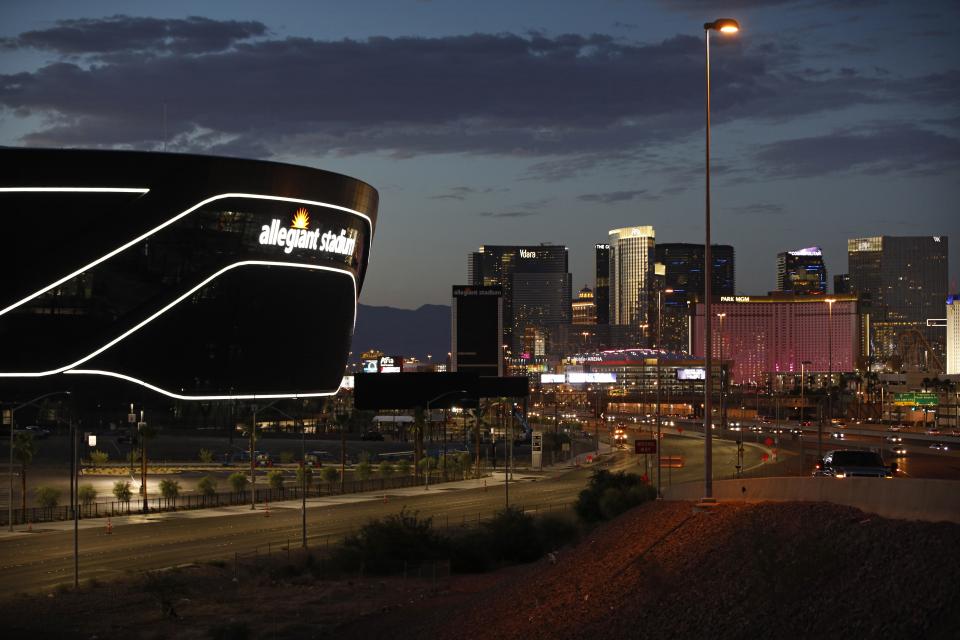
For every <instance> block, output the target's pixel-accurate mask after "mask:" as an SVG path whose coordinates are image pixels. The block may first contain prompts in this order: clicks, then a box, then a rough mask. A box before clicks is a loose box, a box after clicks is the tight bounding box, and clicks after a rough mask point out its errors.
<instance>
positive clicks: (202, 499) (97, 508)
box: [0, 472, 461, 526]
mask: <svg viewBox="0 0 960 640" xmlns="http://www.w3.org/2000/svg"><path fill="white" fill-rule="evenodd" d="M449 475H450V474H448V476H449ZM460 479H461V478H460V477H448V478H447V479H446V480H444V479H443V477H442V474H441V473H440V472H437V473H431V477H430V484H442V483H444V482H453V481H456V480H460ZM422 484H423V480H421V479H420V478H417V477H414V476H412V475H411V476H400V477H395V478H370V479H367V480H347V481H345V482H344V483H343V491H341V490H340V481H339V480H334V481H333V482H320V483H317V484H315V485H313V486H311V487H307V497H308V498H309V497H324V496H335V495H341V494H347V493H364V492H367V491H392V490H396V489H403V488H407V487H417V486H420V485H422ZM251 497H252V496H251V495H250V490H246V491H242V492H239V493H236V492H230V493H214V494H212V495H198V494H186V495H182V496H178V497H177V498H163V497H153V498H149V497H148V499H147V512H149V513H159V512H163V511H180V510H186V509H209V508H215V507H228V506H234V505H243V504H250V500H251ZM300 497H301V495H300V487H299V486H286V487H283V488H282V489H273V488H269V487H265V488H262V489H261V488H257V489H256V502H257V503H258V504H263V503H265V502H280V501H283V500H299V499H300ZM135 513H144V509H143V498H139V497H138V496H136V495H135V496H133V497H132V498H131V500H130V501H129V502H124V501H119V500H111V501H104V502H93V503H91V504H86V505H84V504H81V505H80V518H105V517H107V516H112V517H115V516H121V515H128V514H135ZM7 518H8V514H7V509H3V510H2V512H0V525H3V526H6V525H8V524H9V520H8V519H7ZM72 519H73V514H72V512H71V509H70V506H69V505H58V506H56V507H27V509H26V510H23V509H14V510H13V523H14V524H27V523H28V522H30V523H39V522H56V521H60V520H72Z"/></svg>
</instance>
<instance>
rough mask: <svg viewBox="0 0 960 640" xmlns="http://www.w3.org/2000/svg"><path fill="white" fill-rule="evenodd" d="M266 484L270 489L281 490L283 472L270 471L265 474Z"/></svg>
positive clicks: (277, 470) (278, 470)
mask: <svg viewBox="0 0 960 640" xmlns="http://www.w3.org/2000/svg"><path fill="white" fill-rule="evenodd" d="M267 484H269V485H270V488H271V489H283V471H280V469H271V470H270V471H269V472H268V473H267Z"/></svg>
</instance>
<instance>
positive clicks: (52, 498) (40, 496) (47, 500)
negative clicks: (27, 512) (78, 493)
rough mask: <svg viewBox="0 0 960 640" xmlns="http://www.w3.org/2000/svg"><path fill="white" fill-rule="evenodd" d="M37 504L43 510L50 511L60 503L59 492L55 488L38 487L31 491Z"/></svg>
mask: <svg viewBox="0 0 960 640" xmlns="http://www.w3.org/2000/svg"><path fill="white" fill-rule="evenodd" d="M33 492H34V495H35V496H36V497H37V502H38V503H40V506H41V507H43V508H44V509H52V508H54V507H55V506H57V504H59V502H60V490H59V489H57V488H55V487H47V486H40V487H37V488H36V489H34V490H33Z"/></svg>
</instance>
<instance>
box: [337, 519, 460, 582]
mask: <svg viewBox="0 0 960 640" xmlns="http://www.w3.org/2000/svg"><path fill="white" fill-rule="evenodd" d="M447 548H448V544H447V540H446V539H445V538H444V537H442V536H440V535H439V534H437V533H436V532H435V531H434V530H433V519H432V518H420V517H418V515H417V512H409V511H407V510H406V509H402V510H401V511H400V513H399V514H395V515H392V516H387V517H385V518H381V519H378V520H371V521H370V522H368V523H367V524H365V525H364V526H363V527H362V528H361V529H360V531H359V532H357V533H356V534H354V535H351V536H349V537H347V538H346V539H345V540H344V541H343V542H342V543H341V544H340V546H339V548H338V549H337V550H336V551H334V554H333V557H332V559H331V560H332V562H333V564H334V566H335V567H339V568H340V569H346V570H356V569H359V568H360V567H361V566H362V567H363V568H364V570H365V571H370V572H372V573H399V572H400V571H402V570H403V568H404V566H405V565H407V566H417V565H421V564H424V563H426V562H431V561H437V560H440V559H441V558H444V559H445V558H446V557H447V554H446V551H447Z"/></svg>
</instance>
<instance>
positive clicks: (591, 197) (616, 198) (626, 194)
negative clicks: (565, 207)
mask: <svg viewBox="0 0 960 640" xmlns="http://www.w3.org/2000/svg"><path fill="white" fill-rule="evenodd" d="M634 198H656V196H652V195H651V194H650V193H649V192H648V191H647V190H646V189H632V190H627V191H608V192H606V193H584V194H582V195H579V196H577V200H580V201H582V202H597V203H600V204H613V203H615V202H626V201H628V200H633V199H634Z"/></svg>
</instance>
